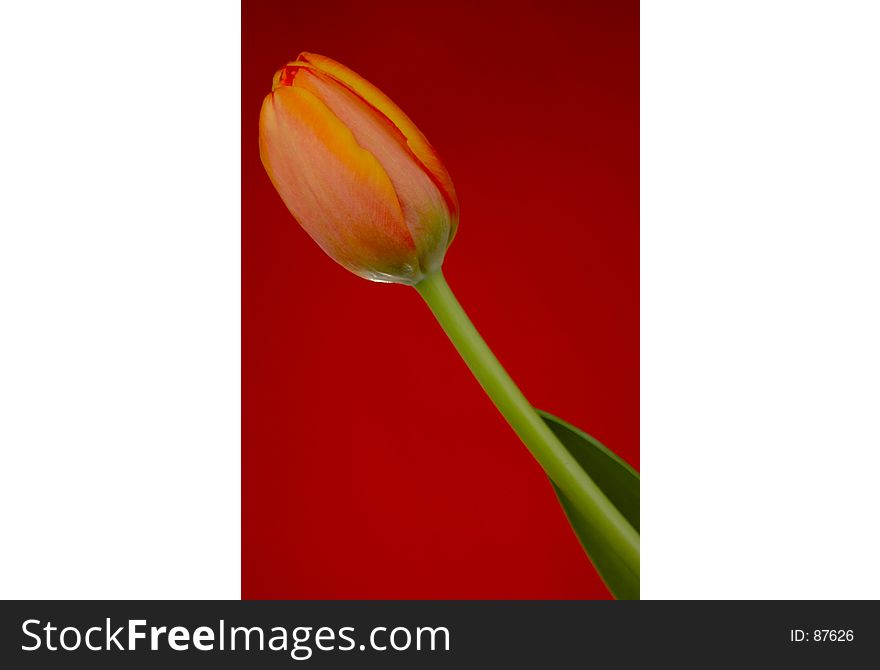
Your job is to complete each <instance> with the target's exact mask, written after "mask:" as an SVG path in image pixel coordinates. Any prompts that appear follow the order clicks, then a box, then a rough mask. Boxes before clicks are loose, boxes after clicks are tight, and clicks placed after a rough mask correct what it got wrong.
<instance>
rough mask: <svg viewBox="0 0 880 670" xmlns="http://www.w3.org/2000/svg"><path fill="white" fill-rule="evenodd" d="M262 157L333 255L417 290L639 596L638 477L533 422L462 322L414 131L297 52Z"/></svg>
mask: <svg viewBox="0 0 880 670" xmlns="http://www.w3.org/2000/svg"><path fill="white" fill-rule="evenodd" d="M260 157H261V158H262V160H263V165H264V166H265V168H266V171H267V172H268V173H269V177H270V178H271V180H272V183H273V184H274V185H275V188H276V189H277V190H278V193H280V194H281V198H282V199H283V200H284V203H285V204H286V205H287V208H288V209H289V210H290V211H291V212H292V213H293V215H294V216H295V217H296V219H297V220H298V221H299V223H300V225H301V226H302V227H303V228H304V229H305V231H306V232H307V233H308V234H309V235H310V236H311V237H312V239H314V240H315V242H317V243H318V244H319V245H320V246H321V248H322V249H324V251H326V252H327V254H329V255H330V257H331V258H333V259H334V260H336V261H337V262H338V263H339V264H340V265H342V266H344V267H346V268H348V269H349V270H351V271H352V272H354V273H355V274H357V275H360V276H361V277H365V278H367V279H372V280H373V281H379V282H391V283H398V284H409V285H411V286H414V287H415V289H416V291H418V293H419V294H420V295H421V296H422V298H424V300H425V302H426V303H427V305H428V307H429V308H430V309H431V311H432V312H433V313H434V316H436V317H437V320H438V321H439V322H440V325H441V326H442V327H443V330H444V331H445V332H446V334H447V335H448V336H449V339H450V340H452V343H453V344H454V345H455V347H456V349H458V352H459V353H460V354H461V357H462V358H463V359H464V361H465V362H466V363H467V365H468V366H469V367H470V369H471V371H472V372H473V373H474V376H475V377H476V378H477V380H478V381H479V382H480V384H481V385H482V387H483V389H485V391H486V393H487V394H488V395H489V397H490V398H492V401H493V402H494V403H495V406H496V407H498V409H499V411H500V412H501V414H502V415H503V416H504V418H505V419H506V420H507V422H508V423H509V424H510V426H511V427H512V428H513V429H514V431H516V433H517V435H519V437H520V439H522V441H523V443H524V444H525V445H526V447H528V449H529V450H530V451H531V452H532V454H533V455H534V456H535V458H536V459H537V460H538V462H539V463H540V464H541V466H542V467H543V468H544V470H545V471H546V472H547V475H548V476H549V477H550V480H551V481H552V482H553V483H554V485H555V486H556V487H557V493H558V495H559V497H560V501H561V502H562V504H563V509H564V510H565V512H566V514H568V515H569V520H570V521H571V523H572V527H573V528H574V530H575V533H576V534H577V536H578V538H579V539H580V540H581V543H582V545H583V546H584V549H585V550H586V551H587V553H588V554H590V556H591V557H592V558H593V561H594V564H595V565H596V568H597V569H598V570H599V572H600V573H601V574H602V577H603V579H604V580H605V581H606V584H608V587H609V589H611V590H612V592H613V593H614V594H615V595H616V596H617V597H621V598H638V594H639V533H638V528H637V527H638V523H637V521H634V519H635V517H634V516H633V505H632V501H633V499H635V501H636V504H635V515H636V516H637V512H638V487H639V480H638V474H637V473H636V472H635V471H634V470H632V468H629V466H627V465H625V464H624V463H623V461H621V460H620V459H617V458H616V457H615V456H613V455H612V454H611V452H609V451H607V450H606V449H605V447H603V446H602V445H600V444H599V443H598V442H596V441H595V440H593V438H591V437H589V436H588V435H586V434H585V433H582V432H580V431H578V429H576V428H574V427H573V426H570V425H569V424H566V423H564V422H562V421H560V420H559V419H557V418H556V417H553V416H551V415H549V414H546V413H541V414H538V413H537V412H536V411H535V409H534V407H532V406H531V404H529V402H528V400H526V398H525V396H523V394H522V392H521V391H520V390H519V388H518V387H517V386H516V384H515V383H514V382H513V380H512V379H511V378H510V376H509V375H508V374H507V372H506V371H505V370H504V368H503V367H502V366H501V363H499V362H498V359H497V358H495V355H494V354H493V353H492V351H491V350H490V349H489V347H488V346H487V345H486V343H485V341H483V338H482V337H480V334H479V333H478V332H477V330H476V328H474V325H473V323H471V321H470V319H469V318H468V317H467V314H465V312H464V309H462V307H461V305H460V304H459V302H458V300H457V299H456V298H455V295H454V294H453V293H452V289H450V287H449V285H448V284H447V283H446V279H445V277H444V276H443V272H442V270H441V265H442V264H443V257H444V256H445V254H446V249H447V248H448V247H449V244H450V243H451V242H452V238H453V237H454V236H455V231H456V228H457V227H458V199H457V198H456V195H455V188H454V187H453V185H452V180H451V179H450V178H449V173H448V172H447V171H446V168H445V167H443V163H441V162H440V159H439V158H438V156H437V153H436V152H435V151H434V149H433V148H432V147H431V145H430V144H429V143H428V140H427V139H425V136H424V135H422V133H421V132H420V131H419V129H418V128H416V126H415V124H414V123H413V122H412V121H410V119H409V117H407V115H406V114H404V113H403V112H402V111H401V110H400V108H399V107H398V106H397V105H395V104H394V103H393V102H392V101H391V100H390V99H389V98H388V97H387V96H386V95H385V94H383V93H382V92H381V91H380V90H379V89H377V88H376V87H375V86H373V85H372V84H370V83H369V82H368V81H366V80H365V79H363V78H362V77H360V76H358V75H357V74H355V73H354V72H352V71H351V70H349V69H348V68H346V67H344V66H343V65H340V64H339V63H337V62H336V61H333V60H331V59H329V58H326V57H324V56H318V55H316V54H310V53H302V54H300V55H299V58H297V59H296V60H295V61H293V62H291V63H288V64H287V65H285V66H284V67H283V68H281V69H280V70H279V71H278V72H277V73H276V74H275V80H274V84H273V86H272V92H271V93H269V95H267V96H266V98H265V100H264V101H263V108H262V110H261V112H260ZM560 435H562V436H564V438H565V441H564V442H563V440H562V438H561V437H560ZM572 446H574V449H571V447H572ZM588 459H590V460H588ZM596 459H598V462H599V463H600V464H604V465H601V467H597V466H596V465H595V463H596ZM587 462H589V463H591V464H593V465H591V470H592V469H593V468H596V469H595V471H594V472H593V474H595V473H598V474H599V475H601V476H602V478H601V479H600V482H602V483H603V485H604V484H607V482H611V486H610V487H608V488H609V493H606V491H605V490H604V489H603V487H602V486H600V485H599V484H597V483H596V481H594V480H593V478H592V475H591V473H588V472H587V471H586V469H585V467H584V463H587ZM609 473H611V474H609ZM606 478H607V481H606ZM621 491H622V493H621ZM609 494H610V497H609ZM621 501H622V502H621ZM622 510H623V511H622ZM624 512H626V514H625V513H624Z"/></svg>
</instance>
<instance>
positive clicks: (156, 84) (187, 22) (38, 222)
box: [0, 0, 240, 598]
mask: <svg viewBox="0 0 880 670" xmlns="http://www.w3.org/2000/svg"><path fill="white" fill-rule="evenodd" d="M239 45H240V18H239V3H238V2H232V1H229V0H225V1H224V2H213V1H211V2H209V1H207V0H202V1H192V0H190V1H186V2H179V1H169V0H164V1H160V2H151V3H118V2H111V1H109V0H108V1H106V2H96V1H83V2H74V3H70V2H62V1H58V2H21V3H5V4H4V5H3V9H2V10H0V81H2V82H3V100H4V102H3V105H2V106H0V133H2V141H0V147H2V148H0V184H2V197H0V322H2V326H0V445H2V465H0V515H2V516H0V519H2V521H0V523H2V526H0V537H2V540H0V543H2V547H3V548H2V551H0V597H3V598H13V597H14V598H238V597H240V530H239V527H240V492H239V491H240V474H239V473H240V437H239V435H240V430H239V425H240V419H239V416H240V410H239V397H240V391H239V389H240V338H239V332H240V308H239V304H240V297H239V292H240V288H239V287H240V281H239V274H240V270H239V267H240V258H239V249H240V241H239V238H240V234H239V231H240V223H239V220H240V215H239V211H240V206H239V205H240V195H239V194H240V185H239V184H240V179H239V175H240V167H239V166H240V148H239V147H240V113H239V109H240V93H239V91H240V86H239V81H240V77H239V74H240V46H239Z"/></svg>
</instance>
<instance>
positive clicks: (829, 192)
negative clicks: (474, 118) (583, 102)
mask: <svg viewBox="0 0 880 670" xmlns="http://www.w3.org/2000/svg"><path fill="white" fill-rule="evenodd" d="M877 26H880V5H878V3H876V2H852V1H843V2H800V1H797V2H796V1H791V2H781V1H769V2H768V1H766V0H762V1H760V2H756V1H745V2H704V1H692V2H682V1H673V2H656V3H655V2H643V3H642V33H641V36H642V37H641V42H642V51H641V63H642V70H641V74H642V137H641V142H642V163H641V169H642V184H641V186H642V189H641V194H642V202H641V205H642V275H641V281H642V293H641V297H642V321H641V324H642V335H641V342H642V361H641V366H642V367H641V369H642V386H641V392H642V400H641V402H642V424H641V427H642V453H641V464H642V529H643V530H642V552H643V560H642V566H643V567H642V595H643V597H645V598H758V599H766V598H798V599H804V598H823V599H824V598H878V597H880V571H878V565H880V541H878V530H877V527H878V524H877V518H876V517H877V513H878V510H880V494H878V486H877V477H878V474H877V473H878V472H880V430H878V417H880V354H878V351H880V261H878V257H880V197H878V194H880V87H878V85H877V82H878V64H880V41H878V39H877Z"/></svg>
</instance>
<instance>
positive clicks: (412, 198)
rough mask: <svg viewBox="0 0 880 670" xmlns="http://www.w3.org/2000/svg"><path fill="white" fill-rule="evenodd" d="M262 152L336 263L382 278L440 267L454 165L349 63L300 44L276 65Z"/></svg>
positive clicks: (451, 232)
mask: <svg viewBox="0 0 880 670" xmlns="http://www.w3.org/2000/svg"><path fill="white" fill-rule="evenodd" d="M260 157H261V158H262V161H263V165H264V166H265V168H266V171H267V172H268V173H269V177H270V178H271V180H272V183H273V184H274V185H275V188H276V189H277V190H278V193H279V194H280V195H281V198H282V199H283V200H284V203H285V204H286V205H287V208H288V209H289V210H290V211H291V213H292V214H293V215H294V217H295V218H296V219H297V221H299V224H300V225H301V226H302V227H303V228H304V229H305V231H306V232H307V233H308V234H309V235H310V236H311V237H312V239H314V240H315V242H317V243H318V245H319V246H320V247H321V248H322V249H323V250H324V251H325V252H326V253H327V254H328V255H329V256H330V257H331V258H333V259H334V260H335V261H336V262H338V263H339V264H340V265H342V266H343V267H345V268H347V269H349V270H351V271H352V272H354V273H355V274H357V275H360V276H362V277H365V278H366V279H371V280H374V281H381V282H394V283H400V284H417V283H418V282H420V281H421V280H422V279H424V277H425V276H427V275H429V274H432V273H434V272H436V271H437V270H439V269H440V266H441V265H442V263H443V257H444V255H445V254H446V249H447V247H448V246H449V244H450V243H451V242H452V238H453V237H454V236H455V231H456V228H457V227H458V199H457V198H456V195H455V187H454V186H453V185H452V180H451V179H450V177H449V173H448V172H447V171H446V168H445V167H444V166H443V163H442V162H441V161H440V158H439V157H438V156H437V153H436V152H435V151H434V149H433V148H432V147H431V145H430V143H429V142H428V140H427V139H426V138H425V136H424V135H423V134H422V133H421V131H419V129H418V128H417V127H416V126H415V124H414V123H413V122H412V121H410V119H409V117H407V116H406V114H404V113H403V112H402V111H401V110H400V108H399V107H398V106H397V105H395V104H394V103H393V102H392V101H391V99H390V98H388V97H387V96H386V95H385V94H384V93H382V92H381V91H380V90H379V89H378V88H376V87H375V86H373V85H372V84H370V83H369V82H368V81H367V80H366V79H364V78H363V77H360V76H358V75H357V74H355V73H354V72H352V71H351V70H349V69H348V68H347V67H345V66H344V65H340V64H339V63H337V62H336V61H334V60H331V59H330V58H327V57H325V56H319V55H317V54H310V53H302V54H300V55H299V57H298V58H297V59H296V60H295V61H293V62H290V63H288V64H287V65H285V66H284V67H283V68H281V69H280V70H278V72H277V73H276V74H275V78H274V82H273V86H272V92H271V93H269V94H268V95H267V96H266V98H265V100H264V101H263V108H262V111H261V112H260Z"/></svg>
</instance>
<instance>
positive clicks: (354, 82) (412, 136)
mask: <svg viewBox="0 0 880 670" xmlns="http://www.w3.org/2000/svg"><path fill="white" fill-rule="evenodd" d="M296 62H297V63H308V64H311V65H313V66H314V67H315V68H317V69H318V70H320V71H321V72H324V73H326V74H329V75H330V76H332V77H333V78H335V79H336V80H338V81H340V82H342V83H343V84H345V85H346V86H348V87H349V88H350V89H351V90H352V91H354V92H355V93H356V94H357V95H359V96H360V97H361V98H363V99H364V100H365V101H366V102H368V103H369V104H370V105H372V106H373V107H375V108H376V109H377V110H378V111H379V112H381V113H382V114H383V115H384V116H385V118H387V119H388V120H389V121H390V122H391V123H392V124H394V126H395V127H396V128H397V129H398V130H399V131H400V132H401V133H403V135H404V137H406V141H407V144H408V145H409V148H410V149H411V150H412V152H413V154H415V156H416V158H418V160H419V161H421V163H422V164H423V165H424V166H425V168H426V169H427V170H428V171H429V172H430V173H431V175H432V177H433V178H434V179H435V181H436V182H437V185H438V187H439V188H440V190H441V192H442V193H443V195H444V197H445V198H446V200H447V204H448V206H449V211H450V212H451V213H452V218H453V226H455V225H456V224H457V220H458V198H457V196H456V194H455V186H453V184H452V178H451V177H450V176H449V173H448V172H447V171H446V167H445V166H444V165H443V163H442V161H441V160H440V157H439V156H438V155H437V152H436V151H435V150H434V148H433V147H432V146H431V143H430V142H428V139H427V138H426V137H425V136H424V135H423V134H422V132H421V131H420V130H419V129H418V127H417V126H416V124H415V123H413V122H412V120H411V119H410V118H409V117H408V116H407V115H406V114H405V113H404V112H403V110H402V109H400V107H398V106H397V105H396V104H395V103H394V101H393V100H391V98H389V97H388V96H387V95H385V94H384V93H383V92H382V91H380V90H379V89H378V88H376V87H375V86H374V85H373V84H371V83H370V82H369V81H367V80H366V79H364V78H363V77H361V76H360V75H359V74H357V73H356V72H354V71H352V70H349V69H348V68H347V67H345V66H344V65H342V64H341V63H337V62H336V61H335V60H333V59H332V58H327V57H326V56H321V55H319V54H313V53H308V52H303V53H301V54H300V55H299V57H298V58H297V61H296ZM293 64H294V63H292V64H291V65H293ZM452 232H453V233H454V230H453V231H452Z"/></svg>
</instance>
